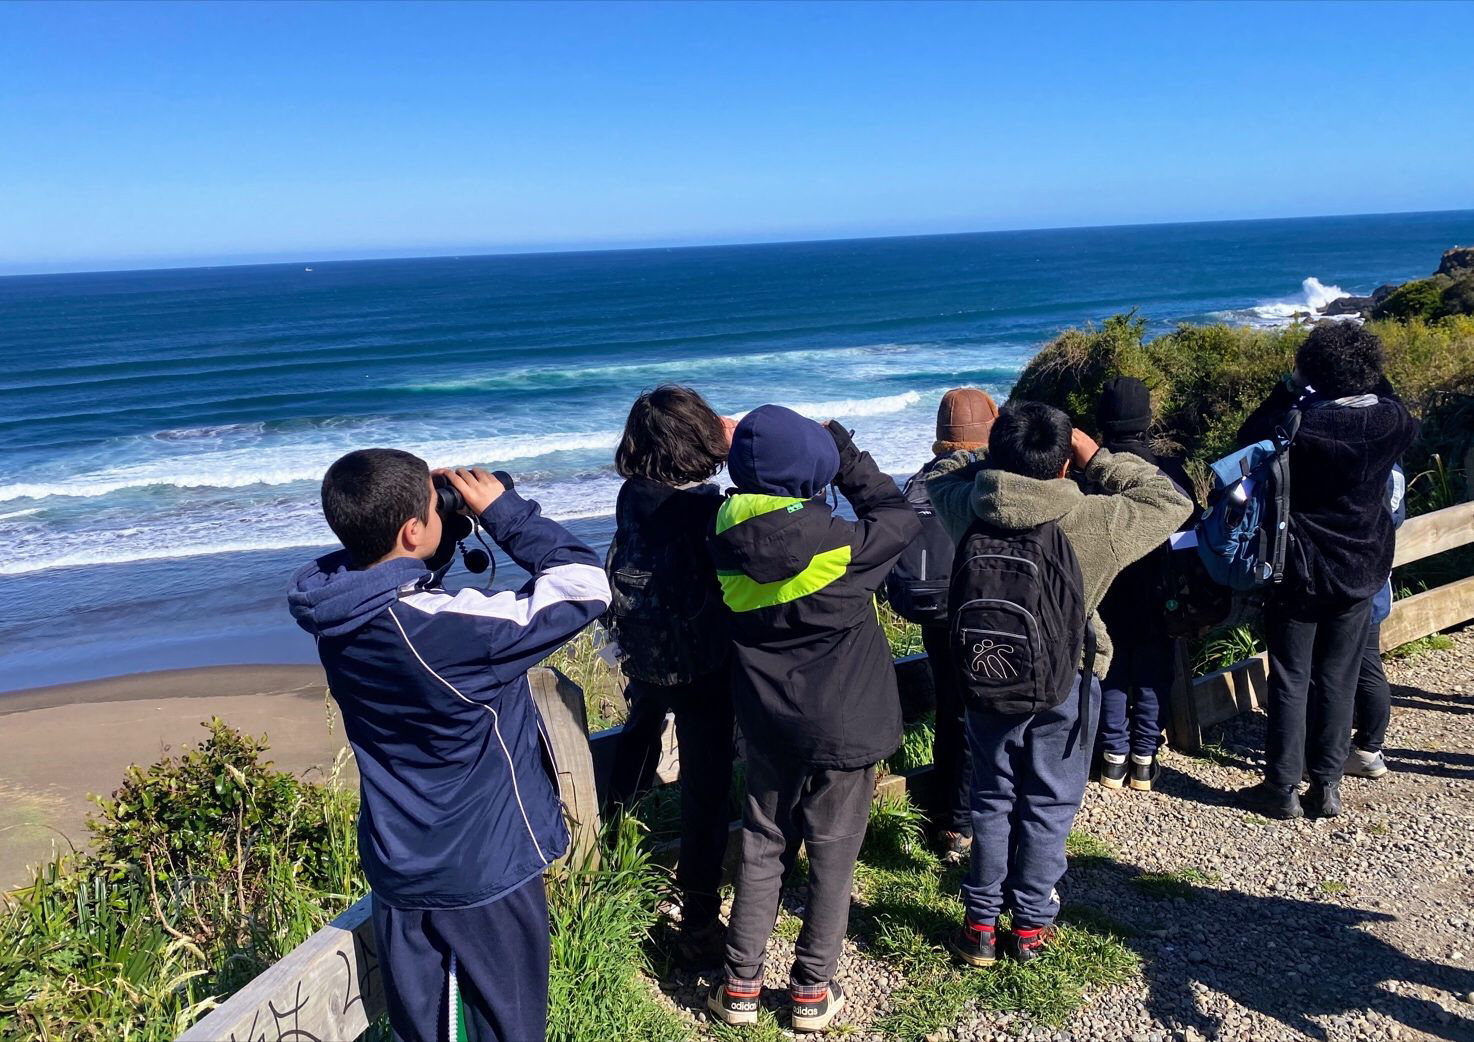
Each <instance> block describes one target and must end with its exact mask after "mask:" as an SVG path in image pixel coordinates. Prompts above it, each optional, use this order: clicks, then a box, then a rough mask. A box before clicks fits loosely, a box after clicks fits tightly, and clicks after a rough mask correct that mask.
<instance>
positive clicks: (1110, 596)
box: [1100, 436, 1201, 647]
mask: <svg viewBox="0 0 1474 1042" xmlns="http://www.w3.org/2000/svg"><path fill="white" fill-rule="evenodd" d="M1105 447H1106V448H1108V449H1110V450H1111V452H1112V453H1114V454H1116V455H1120V454H1121V453H1123V452H1126V453H1130V454H1131V455H1133V456H1137V457H1139V458H1141V459H1144V460H1146V461H1147V462H1148V463H1150V464H1152V465H1153V466H1155V467H1156V468H1157V469H1158V470H1159V471H1161V472H1162V473H1163V474H1165V475H1166V476H1167V477H1168V478H1169V479H1171V481H1172V484H1173V485H1175V486H1176V487H1177V491H1178V492H1180V493H1182V495H1183V496H1185V497H1187V498H1188V499H1190V500H1191V499H1193V492H1192V489H1193V483H1192V479H1191V478H1189V477H1188V476H1187V470H1186V469H1185V468H1184V467H1183V465H1182V461H1181V460H1180V459H1177V458H1175V457H1172V456H1158V455H1157V453H1156V451H1155V450H1153V449H1152V447H1151V444H1150V443H1149V442H1148V441H1147V440H1146V439H1145V438H1139V437H1129V436H1122V437H1116V438H1109V439H1107V441H1106V442H1105ZM1200 515H1201V511H1200V510H1199V509H1198V506H1197V503H1196V502H1194V503H1193V511H1192V514H1191V515H1190V516H1189V517H1188V519H1187V520H1186V521H1184V522H1183V523H1182V524H1181V525H1179V526H1178V531H1180V532H1181V531H1187V530H1188V529H1190V528H1192V527H1193V526H1194V525H1196V524H1197V523H1198V518H1199V516H1200ZM1173 552H1174V551H1173V550H1172V548H1171V546H1169V545H1168V544H1167V543H1165V542H1164V543H1162V544H1161V545H1159V546H1158V547H1157V548H1156V549H1155V550H1153V551H1152V552H1151V553H1149V554H1147V555H1146V556H1145V557H1143V558H1142V559H1141V560H1139V561H1137V562H1135V563H1134V564H1129V565H1127V566H1126V568H1125V569H1124V570H1123V571H1122V572H1121V574H1120V575H1118V576H1116V578H1115V580H1114V581H1112V583H1111V585H1110V589H1108V590H1106V595H1105V598H1104V599H1103V600H1102V601H1101V602H1100V617H1101V619H1102V620H1104V622H1105V624H1106V629H1107V630H1108V631H1109V632H1110V634H1111V640H1112V641H1114V642H1115V644H1116V646H1118V647H1120V646H1123V645H1125V644H1129V643H1135V642H1139V641H1146V640H1162V639H1165V637H1166V618H1165V614H1164V608H1163V604H1162V601H1163V589H1164V586H1165V579H1166V576H1167V569H1168V558H1169V557H1170V556H1171V554H1172V553H1173Z"/></svg>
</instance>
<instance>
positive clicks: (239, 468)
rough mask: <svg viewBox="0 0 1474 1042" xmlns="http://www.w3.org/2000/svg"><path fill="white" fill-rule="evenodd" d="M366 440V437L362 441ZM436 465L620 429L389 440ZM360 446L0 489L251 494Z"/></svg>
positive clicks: (25, 495) (603, 436)
mask: <svg viewBox="0 0 1474 1042" xmlns="http://www.w3.org/2000/svg"><path fill="white" fill-rule="evenodd" d="M359 440H360V442H361V441H362V439H359ZM386 440H392V441H393V442H394V444H395V445H396V447H398V448H401V449H404V450H405V451H407V452H412V453H414V454H415V455H416V456H419V457H420V458H422V459H424V460H426V461H427V462H428V463H429V464H430V465H431V466H446V465H450V464H466V465H469V464H497V465H500V464H504V463H511V462H516V461H518V460H528V459H536V458H538V457H540V456H547V455H551V454H552V453H555V452H578V451H596V450H611V449H613V448H614V446H615V445H616V444H617V443H618V441H619V432H618V431H594V432H588V433H566V434H565V433H560V434H548V435H512V436H503V437H491V438H480V439H477V438H467V439H449V438H447V439H438V440H415V439H403V438H386ZM354 447H355V446H354V445H350V444H347V443H346V442H345V443H338V444H326V443H323V442H320V441H319V442H314V443H311V444H303V445H292V444H287V445H280V446H277V447H275V448H264V447H259V446H258V447H254V448H240V449H230V450H226V451H218V452H197V453H191V454H188V455H184V456H168V457H164V458H161V459H156V460H149V461H147V462H143V463H133V464H123V465H119V466H114V467H105V468H101V469H98V470H94V471H90V472H85V473H82V474H78V475H75V476H73V477H70V478H67V479H66V480H63V481H50V482H48V481H37V482H12V483H10V484H5V485H0V502H7V501H11V500H18V499H30V500H40V499H48V498H51V497H53V496H56V497H70V498H79V499H94V498H97V497H99V496H107V495H111V494H113V493H115V492H121V491H124V490H126V489H145V488H154V487H158V486H169V487H173V488H179V489H198V488H246V487H249V486H251V485H290V484H294V483H296V482H299V481H313V482H316V481H320V480H322V475H323V472H324V471H326V470H327V468H328V466H329V464H331V463H332V462H333V460H335V459H337V458H338V457H339V456H341V455H342V454H343V453H345V452H348V451H349V450H351V449H352V448H354Z"/></svg>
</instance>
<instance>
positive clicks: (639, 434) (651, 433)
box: [614, 384, 727, 485]
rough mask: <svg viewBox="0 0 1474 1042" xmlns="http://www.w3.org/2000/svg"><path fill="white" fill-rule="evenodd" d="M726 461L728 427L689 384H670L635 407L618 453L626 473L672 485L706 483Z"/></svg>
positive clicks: (616, 459)
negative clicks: (685, 385) (682, 385)
mask: <svg viewBox="0 0 1474 1042" xmlns="http://www.w3.org/2000/svg"><path fill="white" fill-rule="evenodd" d="M726 460H727V431H726V428H725V426H723V424H722V418H721V417H720V416H718V415H717V414H716V411H715V410H713V409H712V407H711V406H710V405H707V404H706V399H705V398H703V397H701V395H699V394H697V393H696V392H695V391H693V390H691V388H689V387H681V386H679V385H677V384H665V385H663V386H660V387H657V388H655V390H653V391H646V392H645V393H644V394H642V395H640V397H638V398H636V399H635V404H634V405H632V406H630V414H629V418H628V419H626V420H625V421H624V437H622V438H621V439H620V440H619V448H618V449H616V450H615V452H614V467H615V469H616V470H618V471H619V473H620V475H621V476H622V477H626V478H648V479H650V480H651V481H659V482H663V483H664V484H667V485H685V484H689V483H691V482H693V481H705V480H706V479H707V478H709V477H711V476H712V475H713V474H715V473H716V472H717V471H719V470H721V469H722V464H723V463H725V462H726Z"/></svg>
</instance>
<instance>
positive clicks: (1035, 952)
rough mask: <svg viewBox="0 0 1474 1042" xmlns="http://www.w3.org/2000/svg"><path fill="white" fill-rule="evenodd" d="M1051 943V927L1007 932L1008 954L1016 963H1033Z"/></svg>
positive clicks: (1052, 933)
mask: <svg viewBox="0 0 1474 1042" xmlns="http://www.w3.org/2000/svg"><path fill="white" fill-rule="evenodd" d="M1053 943H1054V927H1053V926H1032V927H1027V928H1024V929H1017V928H1016V929H1013V930H1010V931H1009V932H1008V954H1009V955H1010V956H1011V957H1012V958H1013V959H1014V960H1015V961H1016V962H1033V961H1034V960H1035V959H1037V958H1039V956H1041V955H1043V954H1044V952H1045V950H1046V949H1047V948H1048V947H1049V946H1050V945H1052V944H1053Z"/></svg>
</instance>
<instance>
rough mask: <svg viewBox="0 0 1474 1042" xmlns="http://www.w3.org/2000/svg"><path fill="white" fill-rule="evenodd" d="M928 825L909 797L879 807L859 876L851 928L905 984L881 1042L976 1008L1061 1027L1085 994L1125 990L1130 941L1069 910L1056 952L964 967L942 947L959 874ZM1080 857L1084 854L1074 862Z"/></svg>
mask: <svg viewBox="0 0 1474 1042" xmlns="http://www.w3.org/2000/svg"><path fill="white" fill-rule="evenodd" d="M923 825H924V818H923V817H922V815H921V814H920V813H919V812H918V811H917V810H916V809H915V808H914V807H912V806H911V805H910V804H909V802H907V801H906V800H905V799H904V798H902V799H888V800H885V801H883V802H880V803H877V804H876V806H875V807H874V808H873V809H872V812H871V817H870V829H869V832H868V833H867V835H866V839H865V847H864V850H863V851H862V853H861V856H860V864H859V866H858V867H857V869H856V876H855V878H856V884H857V887H858V890H859V893H860V896H861V901H862V904H861V905H860V906H858V907H857V908H856V911H855V914H854V917H853V919H852V922H853V923H854V924H855V925H856V926H857V927H858V930H859V933H860V935H861V936H862V938H863V939H864V940H865V942H866V944H867V946H868V948H869V950H870V953H871V954H872V955H874V956H875V957H877V958H880V959H882V960H884V961H886V962H888V963H890V964H892V965H893V966H895V967H896V968H898V969H899V970H900V971H901V972H902V974H903V975H904V977H905V979H906V982H905V983H904V984H903V985H901V987H900V988H899V989H898V990H897V991H896V992H895V993H893V994H892V996H891V1008H890V1010H889V1012H887V1013H886V1014H885V1015H884V1016H883V1017H882V1018H881V1019H880V1020H879V1021H877V1022H876V1024H874V1025H873V1029H874V1030H876V1031H879V1032H880V1033H882V1034H883V1036H884V1037H885V1038H887V1039H896V1040H898V1042H908V1040H915V1042H920V1040H923V1039H925V1038H926V1037H927V1036H928V1035H931V1034H934V1033H935V1032H937V1031H940V1030H942V1029H943V1028H946V1027H950V1026H952V1025H954V1024H956V1023H957V1021H958V1020H959V1019H961V1018H962V1017H963V1015H964V1014H965V1013H966V1012H967V1010H968V1009H969V1008H971V1007H975V1006H980V1007H983V1008H986V1009H992V1010H997V1011H1015V1012H1021V1013H1024V1014H1026V1015H1027V1016H1028V1017H1029V1018H1030V1019H1031V1020H1033V1021H1035V1022H1037V1023H1039V1024H1045V1025H1057V1024H1060V1023H1062V1022H1063V1021H1064V1019H1065V1018H1066V1017H1067V1016H1068V1015H1069V1014H1070V1013H1071V1012H1072V1011H1073V1010H1074V1009H1076V1008H1077V1007H1078V1006H1079V1004H1080V1001H1081V998H1082V994H1083V989H1084V988H1085V987H1086V986H1087V985H1109V984H1113V983H1116V982H1119V981H1124V980H1126V979H1127V978H1129V977H1130V976H1131V975H1132V974H1134V973H1135V972H1136V971H1137V968H1138V961H1137V957H1136V956H1135V955H1134V954H1133V953H1132V952H1131V951H1130V950H1129V949H1128V948H1126V946H1125V945H1124V944H1123V943H1122V938H1123V936H1124V933H1122V932H1120V931H1119V929H1118V927H1116V925H1115V924H1110V923H1109V920H1108V919H1107V918H1106V917H1104V916H1099V915H1094V914H1092V913H1091V912H1090V911H1089V910H1085V909H1078V910H1077V909H1070V910H1067V911H1066V913H1065V914H1064V915H1062V916H1061V919H1060V930H1059V943H1058V944H1057V945H1056V946H1055V947H1054V948H1052V949H1051V950H1050V951H1049V953H1048V954H1047V955H1045V956H1044V957H1043V958H1041V959H1039V960H1037V961H1036V962H1034V963H1031V964H1030V965H1029V966H1027V967H1022V966H1019V965H1017V964H1014V963H1008V962H1004V963H1000V964H999V965H998V966H996V967H994V968H992V969H990V970H985V971H984V970H971V969H964V968H962V967H961V966H959V965H958V964H957V963H955V962H954V961H953V959H952V957H951V956H950V955H949V954H948V953H947V951H946V948H945V941H946V938H947V937H948V935H949V934H950V933H951V932H952V931H954V930H956V929H957V927H958V925H959V924H960V923H961V921H962V915H963V909H962V902H961V901H960V900H959V898H958V896H957V894H958V885H959V883H960V878H961V870H960V869H949V870H946V871H944V870H943V869H942V866H941V864H940V863H939V861H938V859H937V857H936V855H934V854H933V853H932V852H931V851H930V850H929V849H927V847H926V845H925V837H924V833H923V832H922V827H923ZM1082 835H1083V834H1082ZM1072 845H1073V846H1074V848H1075V850H1076V851H1077V853H1075V854H1074V855H1073V856H1085V857H1093V856H1107V855H1108V851H1109V848H1108V847H1107V846H1106V845H1105V844H1103V843H1099V842H1098V841H1092V840H1089V837H1084V839H1083V840H1076V841H1074V843H1073V844H1072ZM1082 849H1083V850H1085V851H1087V852H1088V853H1084V854H1081V853H1078V851H1080V850H1082Z"/></svg>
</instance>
